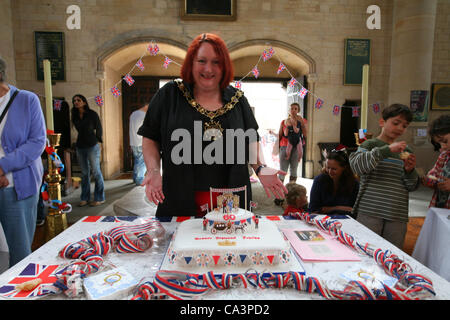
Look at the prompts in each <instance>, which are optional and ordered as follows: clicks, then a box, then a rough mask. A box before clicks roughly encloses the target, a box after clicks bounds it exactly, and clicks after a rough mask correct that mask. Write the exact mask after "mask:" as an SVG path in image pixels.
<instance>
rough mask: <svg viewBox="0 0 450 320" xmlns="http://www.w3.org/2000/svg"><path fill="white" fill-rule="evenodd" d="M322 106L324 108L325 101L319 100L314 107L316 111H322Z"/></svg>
mask: <svg viewBox="0 0 450 320" xmlns="http://www.w3.org/2000/svg"><path fill="white" fill-rule="evenodd" d="M322 106H323V100H322V99H320V98H317V100H316V104H315V105H314V107H315V108H316V109H320V108H322Z"/></svg>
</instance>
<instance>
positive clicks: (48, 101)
mask: <svg viewBox="0 0 450 320" xmlns="http://www.w3.org/2000/svg"><path fill="white" fill-rule="evenodd" d="M44 84H45V119H46V121H47V130H52V131H53V95H52V73H51V66H50V60H48V59H46V60H44Z"/></svg>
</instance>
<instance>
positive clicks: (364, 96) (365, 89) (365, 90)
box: [361, 64, 369, 129]
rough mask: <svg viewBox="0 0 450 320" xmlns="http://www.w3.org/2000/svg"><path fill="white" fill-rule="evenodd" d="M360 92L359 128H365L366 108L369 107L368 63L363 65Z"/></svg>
mask: <svg viewBox="0 0 450 320" xmlns="http://www.w3.org/2000/svg"><path fill="white" fill-rule="evenodd" d="M362 72H363V74H362V92H361V129H367V109H368V107H369V100H368V98H369V65H368V64H365V65H364V66H363V71H362Z"/></svg>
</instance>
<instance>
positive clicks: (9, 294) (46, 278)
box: [0, 263, 59, 299]
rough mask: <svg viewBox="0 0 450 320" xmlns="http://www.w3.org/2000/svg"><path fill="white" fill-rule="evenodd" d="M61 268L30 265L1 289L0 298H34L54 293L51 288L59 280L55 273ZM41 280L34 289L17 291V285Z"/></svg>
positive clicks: (57, 266)
mask: <svg viewBox="0 0 450 320" xmlns="http://www.w3.org/2000/svg"><path fill="white" fill-rule="evenodd" d="M58 268H59V265H40V264H34V263H30V264H28V265H27V266H26V267H25V269H23V271H22V272H21V273H20V274H19V276H17V277H15V278H14V279H12V280H11V281H9V282H8V283H7V284H5V285H4V286H2V287H0V296H2V297H6V298H16V299H20V298H21V299H23V298H33V297H39V296H43V295H46V294H49V293H53V292H54V291H53V290H50V289H49V287H50V286H51V285H53V283H55V282H56V280H58V279H57V278H56V275H55V272H56V271H57V269H58ZM37 278H39V279H41V280H42V282H41V283H40V284H39V285H38V286H37V287H36V288H34V289H32V290H29V291H21V290H16V285H17V284H21V283H24V282H27V281H31V280H35V279H37Z"/></svg>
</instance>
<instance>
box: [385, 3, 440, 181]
mask: <svg viewBox="0 0 450 320" xmlns="http://www.w3.org/2000/svg"><path fill="white" fill-rule="evenodd" d="M436 6H437V0H395V2H394V12H393V21H392V45H391V68H390V77H389V98H388V103H387V105H386V106H388V105H390V104H392V103H402V104H405V105H407V106H410V96H411V90H428V91H430V87H431V72H432V64H433V45H434V31H435V30H434V29H435V18H436ZM427 125H428V123H426V122H420V123H419V122H416V123H413V124H412V125H410V127H409V128H408V130H407V132H406V133H405V134H404V136H403V137H401V139H402V140H404V141H406V142H407V143H408V145H409V146H410V147H411V148H412V149H413V151H414V153H415V154H416V158H417V164H416V168H417V170H418V172H419V174H423V173H424V172H425V173H426V171H428V170H429V169H430V168H431V167H432V166H433V163H434V160H435V159H434V158H433V157H430V156H429V154H430V153H432V146H431V144H430V143H427V142H426V140H424V139H417V132H418V131H417V129H419V128H426V127H427ZM427 154H428V156H427Z"/></svg>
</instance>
